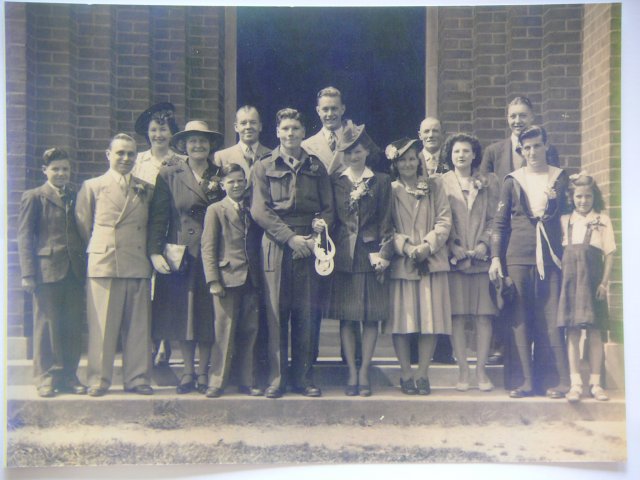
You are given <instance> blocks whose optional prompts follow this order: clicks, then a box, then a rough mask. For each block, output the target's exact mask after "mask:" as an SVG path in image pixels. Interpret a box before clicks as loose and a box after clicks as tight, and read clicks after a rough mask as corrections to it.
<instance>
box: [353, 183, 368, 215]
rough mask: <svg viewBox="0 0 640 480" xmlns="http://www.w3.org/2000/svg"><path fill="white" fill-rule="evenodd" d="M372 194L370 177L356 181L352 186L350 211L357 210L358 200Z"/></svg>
mask: <svg viewBox="0 0 640 480" xmlns="http://www.w3.org/2000/svg"><path fill="white" fill-rule="evenodd" d="M367 195H368V196H371V189H370V188H369V178H367V179H366V180H362V181H360V182H356V183H354V184H353V187H352V188H351V193H350V194H349V211H351V212H355V211H356V210H357V209H358V201H359V200H360V199H361V198H364V197H366V196H367Z"/></svg>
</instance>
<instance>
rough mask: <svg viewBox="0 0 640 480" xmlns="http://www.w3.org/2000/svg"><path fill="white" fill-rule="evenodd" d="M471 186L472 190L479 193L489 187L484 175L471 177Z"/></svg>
mask: <svg viewBox="0 0 640 480" xmlns="http://www.w3.org/2000/svg"><path fill="white" fill-rule="evenodd" d="M471 184H472V185H473V188H475V189H476V190H478V192H479V191H480V190H482V189H483V188H487V187H488V186H489V180H488V179H487V177H485V176H484V175H480V174H478V175H474V176H473V177H472V180H471Z"/></svg>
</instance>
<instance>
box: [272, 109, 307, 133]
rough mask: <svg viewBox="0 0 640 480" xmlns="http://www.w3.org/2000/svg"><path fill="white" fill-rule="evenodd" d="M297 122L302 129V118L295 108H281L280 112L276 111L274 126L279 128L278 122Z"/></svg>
mask: <svg viewBox="0 0 640 480" xmlns="http://www.w3.org/2000/svg"><path fill="white" fill-rule="evenodd" d="M287 119H289V120H297V121H299V122H300V125H302V127H303V128H304V119H303V118H302V113H300V112H299V111H298V110H296V109H295V108H283V109H282V110H278V113H276V126H277V127H279V126H280V122H282V120H287Z"/></svg>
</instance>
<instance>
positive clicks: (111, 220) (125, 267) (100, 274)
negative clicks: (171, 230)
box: [76, 133, 153, 397]
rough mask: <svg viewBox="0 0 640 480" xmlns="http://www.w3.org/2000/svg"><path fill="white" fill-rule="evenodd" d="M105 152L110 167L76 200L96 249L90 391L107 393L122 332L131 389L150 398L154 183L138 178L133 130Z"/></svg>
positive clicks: (90, 302)
mask: <svg viewBox="0 0 640 480" xmlns="http://www.w3.org/2000/svg"><path fill="white" fill-rule="evenodd" d="M106 155H107V159H108V161H109V171H108V172H107V173H105V174H104V175H102V176H100V177H96V178H92V179H90V180H87V181H86V182H84V184H83V185H82V188H81V189H80V192H78V200H77V203H76V221H77V224H78V228H79V230H80V234H81V235H82V237H83V239H84V240H85V241H86V242H87V243H88V246H87V252H88V253H89V265H88V268H87V277H88V282H87V322H88V324H89V365H88V367H89V368H88V383H89V391H88V393H89V395H91V396H93V397H100V396H102V395H104V394H106V393H107V390H108V389H109V387H110V385H111V378H112V376H113V361H114V357H115V353H116V345H117V343H118V336H119V334H120V333H121V334H122V349H123V355H122V356H123V376H124V389H125V391H130V392H133V393H138V394H141V395H151V394H152V393H153V390H152V388H151V386H150V385H149V383H150V380H149V372H150V370H151V336H150V325H151V297H150V283H149V278H150V277H151V264H150V263H149V259H148V257H147V250H146V243H147V221H148V216H149V203H150V201H151V196H152V191H153V186H152V185H151V184H149V183H146V182H144V181H142V180H140V179H138V178H136V177H134V176H132V175H131V169H132V168H133V164H134V162H135V159H136V143H135V141H134V140H133V138H131V137H130V136H129V135H125V134H123V133H120V134H118V135H116V136H115V137H113V139H112V140H111V142H110V143H109V149H108V150H107V151H106Z"/></svg>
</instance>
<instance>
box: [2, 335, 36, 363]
mask: <svg viewBox="0 0 640 480" xmlns="http://www.w3.org/2000/svg"><path fill="white" fill-rule="evenodd" d="M6 345H7V360H24V359H27V358H33V352H32V342H31V339H30V338H28V337H7V343H6Z"/></svg>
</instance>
